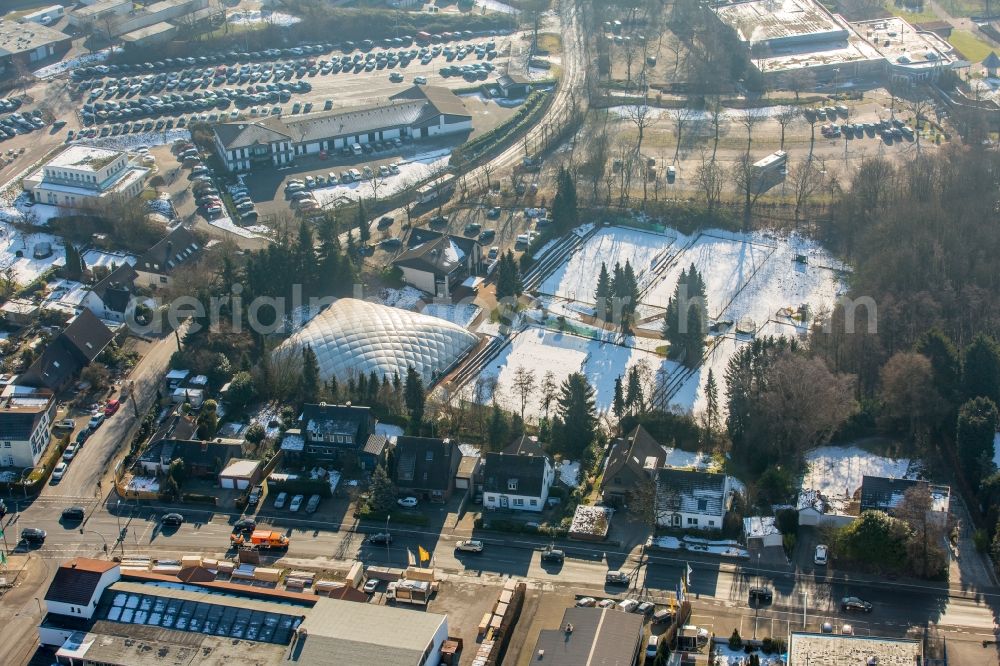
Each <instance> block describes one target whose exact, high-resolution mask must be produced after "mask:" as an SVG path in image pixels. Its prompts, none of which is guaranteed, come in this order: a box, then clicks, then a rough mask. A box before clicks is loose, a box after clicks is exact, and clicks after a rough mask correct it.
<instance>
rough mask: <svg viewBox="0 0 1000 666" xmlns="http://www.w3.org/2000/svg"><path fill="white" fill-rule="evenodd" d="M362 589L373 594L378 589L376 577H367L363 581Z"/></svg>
mask: <svg viewBox="0 0 1000 666" xmlns="http://www.w3.org/2000/svg"><path fill="white" fill-rule="evenodd" d="M363 589H364V591H365V593H366V594H375V590H377V589H378V578H369V579H368V580H366V581H365V586H364V588H363Z"/></svg>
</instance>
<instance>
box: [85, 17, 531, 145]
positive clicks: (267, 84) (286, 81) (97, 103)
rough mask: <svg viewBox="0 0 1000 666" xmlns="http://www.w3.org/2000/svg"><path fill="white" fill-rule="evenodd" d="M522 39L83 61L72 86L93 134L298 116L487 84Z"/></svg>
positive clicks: (404, 41) (466, 37)
mask: <svg viewBox="0 0 1000 666" xmlns="http://www.w3.org/2000/svg"><path fill="white" fill-rule="evenodd" d="M455 35H458V33H455ZM519 38H520V37H519V36H518V35H516V34H515V35H495V34H485V35H483V34H479V35H473V34H472V33H470V32H467V33H464V34H462V35H460V36H457V37H452V38H451V41H449V42H448V43H426V44H423V45H421V44H419V43H416V42H415V41H414V40H413V39H412V38H400V39H398V40H394V41H398V42H399V43H398V44H395V43H394V44H392V48H365V50H360V49H358V48H354V47H355V45H353V44H351V43H348V44H345V45H342V46H340V47H339V48H337V49H334V46H333V45H330V44H325V45H315V46H305V47H301V48H299V47H296V48H292V49H283V50H282V49H270V50H267V51H262V52H252V53H240V52H230V53H227V54H215V55H206V56H199V57H197V58H195V57H193V56H192V57H188V58H178V59H167V60H164V61H155V62H147V63H139V64H126V65H98V66H96V67H81V68H79V69H77V70H74V72H73V81H74V83H73V86H74V87H73V89H72V94H73V95H74V96H75V97H76V98H77V99H78V100H79V102H80V122H81V125H82V126H83V128H84V130H83V136H85V137H87V138H94V137H102V136H115V135H118V134H123V133H129V132H135V133H138V132H142V131H151V130H152V131H159V130H163V129H171V128H174V127H181V128H183V127H186V126H188V125H190V124H191V122H193V121H202V122H216V121H222V120H236V119H238V118H244V119H246V118H259V117H268V116H275V115H295V114H298V113H310V112H316V111H322V110H332V109H337V108H342V107H350V106H356V105H358V104H361V103H364V102H365V100H367V99H371V98H380V97H388V96H389V95H392V94H394V93H395V92H399V91H400V90H403V89H404V88H405V87H407V86H409V85H413V84H421V85H422V84H426V85H439V86H444V87H448V88H452V89H455V88H469V87H473V86H475V85H477V84H481V83H484V82H488V81H489V80H491V79H493V78H495V77H496V76H497V72H498V71H503V70H505V69H506V67H507V64H508V59H509V57H510V56H509V54H510V52H511V49H510V44H511V40H512V39H519ZM396 47H398V48H396ZM74 136H75V135H74Z"/></svg>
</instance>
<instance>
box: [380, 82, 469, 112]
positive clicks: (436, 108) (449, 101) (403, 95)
mask: <svg viewBox="0 0 1000 666" xmlns="http://www.w3.org/2000/svg"><path fill="white" fill-rule="evenodd" d="M391 99H395V100H399V99H422V100H426V101H427V102H428V103H429V106H430V107H431V111H432V112H433V113H434V114H435V115H436V114H438V113H440V114H444V115H446V116H465V117H468V118H471V117H472V114H471V113H469V110H468V109H466V108H465V103H464V102H463V101H462V98H461V97H459V96H458V95H456V94H455V93H453V92H452V91H451V90H450V89H448V88H443V87H441V86H411V87H409V88H407V89H406V90H403V91H402V92H398V93H396V94H395V95H393V96H392V98H391Z"/></svg>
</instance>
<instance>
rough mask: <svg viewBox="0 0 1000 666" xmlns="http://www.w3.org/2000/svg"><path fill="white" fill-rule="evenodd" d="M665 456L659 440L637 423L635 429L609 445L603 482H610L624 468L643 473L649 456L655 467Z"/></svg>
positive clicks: (660, 463) (659, 464) (661, 463)
mask: <svg viewBox="0 0 1000 666" xmlns="http://www.w3.org/2000/svg"><path fill="white" fill-rule="evenodd" d="M665 457H666V453H665V452H664V451H663V447H662V446H660V444H659V442H657V441H656V440H655V439H653V436H652V435H650V434H649V433H648V432H646V429H645V428H643V427H642V426H641V425H638V426H636V427H635V430H633V431H632V432H630V433H629V434H628V435H626V436H625V437H623V438H621V439H619V440H617V441H616V442H615V443H614V446H612V447H611V453H610V454H609V455H608V465H607V468H606V470H605V472H604V479H603V483H605V484H607V483H609V482H611V480H612V479H614V478H615V476H616V475H620V474H621V472H622V470H624V469H628V470H630V471H632V472H633V473H635V474H642V473H644V471H645V469H646V463H647V460H649V459H651V458H652V459H654V460H655V468H659V467H661V466H662V465H663V460H664V458H665Z"/></svg>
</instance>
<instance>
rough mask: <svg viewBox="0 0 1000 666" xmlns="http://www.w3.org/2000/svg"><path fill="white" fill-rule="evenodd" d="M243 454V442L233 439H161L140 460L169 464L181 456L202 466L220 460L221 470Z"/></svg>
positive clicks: (210, 464) (187, 461) (193, 463)
mask: <svg viewBox="0 0 1000 666" xmlns="http://www.w3.org/2000/svg"><path fill="white" fill-rule="evenodd" d="M242 455H243V445H242V443H241V442H238V441H233V440H228V441H227V440H223V441H221V442H205V441H202V440H200V439H161V440H160V441H158V442H156V443H155V444H153V445H152V446H151V447H150V448H149V449H147V450H146V452H145V453H144V454H143V455H142V457H141V458H140V460H144V461H146V462H159V463H160V464H168V463H170V461H172V460H176V459H177V458H181V459H182V460H184V462H186V463H187V464H188V465H201V466H212V465H215V463H216V461H217V460H218V461H219V463H220V465H221V466H220V468H219V471H220V472H221V471H222V468H224V467H225V466H226V463H228V462H229V461H230V460H231V459H232V458H238V457H240V456H242Z"/></svg>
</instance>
